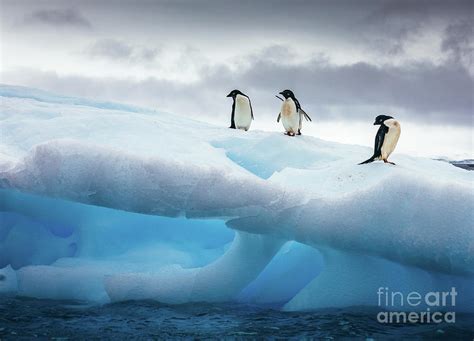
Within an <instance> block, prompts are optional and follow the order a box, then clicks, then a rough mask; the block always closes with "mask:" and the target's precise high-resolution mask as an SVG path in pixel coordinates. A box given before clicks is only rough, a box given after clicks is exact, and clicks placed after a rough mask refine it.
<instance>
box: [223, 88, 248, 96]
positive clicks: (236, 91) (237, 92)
mask: <svg viewBox="0 0 474 341" xmlns="http://www.w3.org/2000/svg"><path fill="white" fill-rule="evenodd" d="M237 95H242V96H246V95H245V94H244V93H243V92H242V91H240V90H237V89H235V90H232V91H231V92H230V93H229V94H228V95H227V96H226V97H232V98H235V97H236V96H237ZM246 97H247V96H246Z"/></svg>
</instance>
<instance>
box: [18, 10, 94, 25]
mask: <svg viewBox="0 0 474 341" xmlns="http://www.w3.org/2000/svg"><path fill="white" fill-rule="evenodd" d="M25 22H26V23H28V24H36V23H39V24H47V25H52V26H60V27H66V26H70V27H77V28H91V27H92V26H91V23H90V22H89V20H87V19H86V18H85V17H84V16H83V15H82V14H81V13H80V12H79V11H78V10H76V9H74V8H63V9H40V10H36V11H34V12H33V13H31V14H30V15H28V16H27V17H26V18H25Z"/></svg>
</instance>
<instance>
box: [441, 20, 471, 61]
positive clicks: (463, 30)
mask: <svg viewBox="0 0 474 341" xmlns="http://www.w3.org/2000/svg"><path fill="white" fill-rule="evenodd" d="M473 37H474V35H473V23H472V21H471V22H469V21H461V22H457V23H455V24H451V25H449V26H448V27H447V28H446V30H445V36H444V39H443V41H442V43H441V50H442V51H443V52H447V53H449V54H450V57H451V58H452V59H453V61H455V62H456V63H461V64H464V65H466V66H467V67H469V68H472V66H473V61H472V57H473V54H474V38H473Z"/></svg>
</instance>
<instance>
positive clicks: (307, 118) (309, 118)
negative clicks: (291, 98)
mask: <svg viewBox="0 0 474 341" xmlns="http://www.w3.org/2000/svg"><path fill="white" fill-rule="evenodd" d="M299 112H300V115H303V116H304V118H305V119H306V121H310V122H313V120H312V119H311V117H309V115H308V114H307V113H306V112H305V111H304V110H303V109H301V108H300V110H299Z"/></svg>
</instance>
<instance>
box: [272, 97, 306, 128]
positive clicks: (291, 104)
mask: <svg viewBox="0 0 474 341" xmlns="http://www.w3.org/2000/svg"><path fill="white" fill-rule="evenodd" d="M280 95H282V96H283V97H284V98H285V99H282V98H280V97H278V95H277V96H276V97H277V98H278V99H279V100H281V101H282V102H283V103H282V104H281V109H280V113H279V114H278V118H277V122H280V119H281V123H283V127H284V128H285V130H286V133H285V134H287V135H288V136H295V134H296V135H301V128H302V125H303V116H304V117H305V119H306V120H307V121H311V117H309V116H308V114H307V113H306V112H305V111H304V110H303V109H302V108H301V105H300V102H299V101H298V100H297V99H296V97H295V94H294V93H293V91H291V90H284V91H282V92H280Z"/></svg>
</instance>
